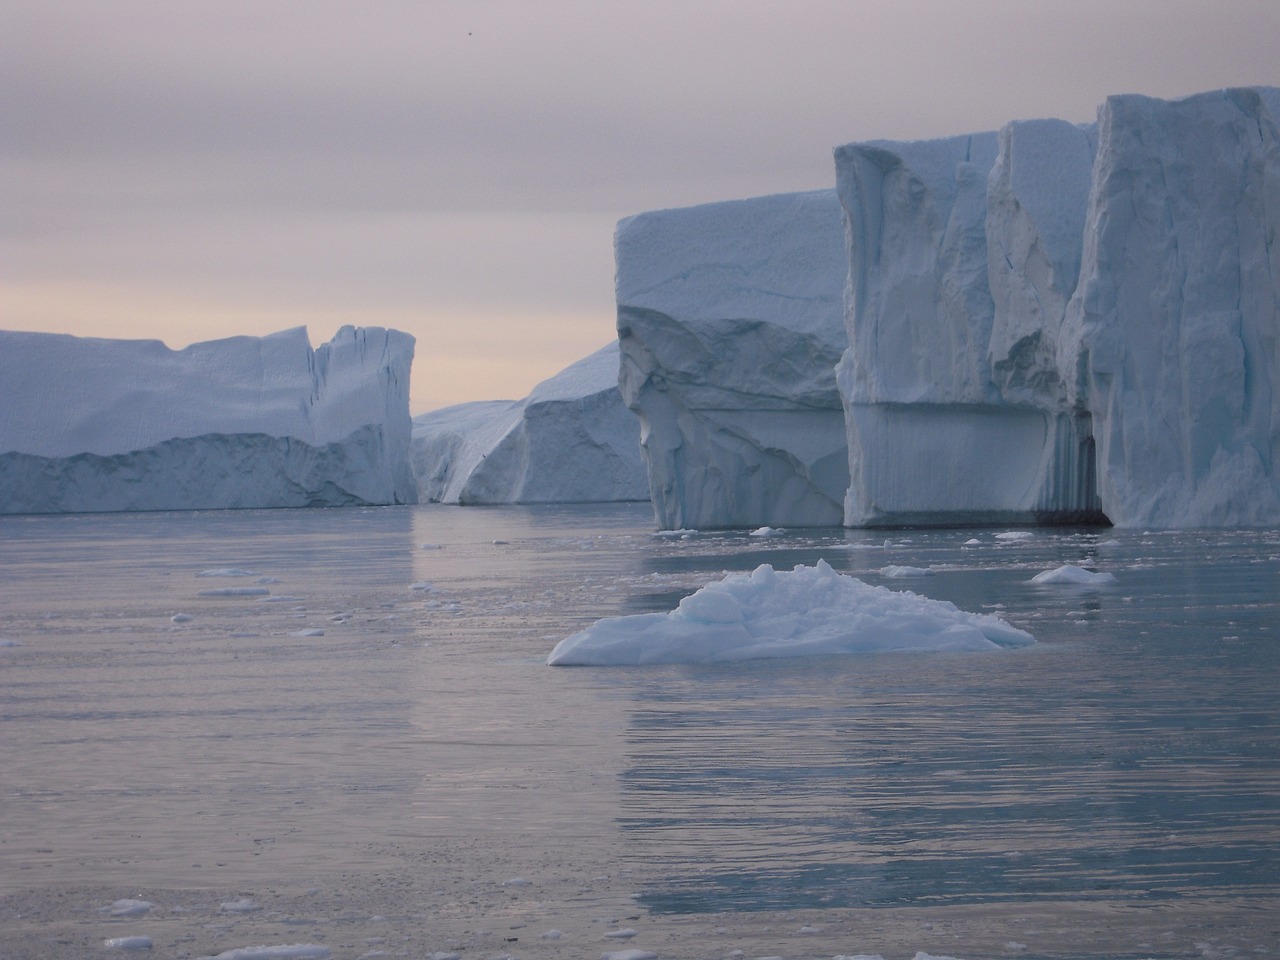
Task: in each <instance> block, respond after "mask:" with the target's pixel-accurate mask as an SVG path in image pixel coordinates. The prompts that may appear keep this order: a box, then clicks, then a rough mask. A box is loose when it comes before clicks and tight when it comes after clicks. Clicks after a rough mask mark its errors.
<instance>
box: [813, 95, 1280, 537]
mask: <svg viewBox="0 0 1280 960" xmlns="http://www.w3.org/2000/svg"><path fill="white" fill-rule="evenodd" d="M1278 107H1280V91H1276V90H1269V89H1241V90H1227V91H1221V92H1217V93H1209V94H1202V95H1199V96H1196V97H1190V98H1187V99H1185V100H1180V101H1175V102H1166V101H1161V100H1154V99H1151V98H1148V97H1137V96H1123V97H1112V98H1110V99H1109V100H1108V101H1107V102H1106V103H1105V104H1104V105H1103V107H1102V109H1101V110H1100V112H1099V120H1098V122H1097V124H1093V125H1088V126H1075V125H1072V124H1067V123H1064V122H1062V121H1056V120H1040V121H1025V122H1018V123H1011V124H1009V125H1008V126H1006V127H1005V128H1004V129H1003V130H1001V131H1000V132H999V133H998V134H991V133H986V134H977V135H972V136H964V137H954V138H949V139H946V140H938V141H923V142H914V143H888V142H882V141H880V142H872V143H863V144H851V145H849V146H846V147H841V148H839V149H837V151H836V173H837V189H838V193H839V196H840V199H841V202H842V206H843V209H844V211H845V218H846V223H847V237H848V262H849V297H848V301H847V304H846V323H847V327H848V340H849V346H848V351H847V352H846V354H845V356H844V357H843V359H842V360H841V363H840V369H839V384H840V389H841V394H842V397H843V400H844V403H845V412H846V424H847V429H848V444H849V463H850V486H849V491H848V495H847V497H846V502H845V522H846V524H848V525H850V526H872V525H895V524H913V523H924V524H939V523H941V524H969V523H1010V522H1078V521H1085V522H1089V521H1102V520H1105V519H1109V520H1111V521H1112V522H1114V523H1117V524H1120V525H1123V526H1161V527H1179V526H1181V527H1186V526H1223V525H1226V526H1234V525H1263V524H1274V523H1277V522H1280V484H1278V478H1277V474H1276V470H1275V463H1276V459H1277V457H1278V456H1280V351H1278V346H1277V344H1278V343H1280V281H1278V280H1277V278H1278V277H1280V248H1278V247H1277V245H1276V243H1275V239H1276V236H1277V233H1278V232H1280V146H1278V144H1277V127H1276V118H1277V115H1278V114H1277V108H1278Z"/></svg>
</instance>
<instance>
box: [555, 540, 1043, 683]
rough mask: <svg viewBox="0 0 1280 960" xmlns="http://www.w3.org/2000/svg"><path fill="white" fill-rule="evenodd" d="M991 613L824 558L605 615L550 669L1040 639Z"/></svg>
mask: <svg viewBox="0 0 1280 960" xmlns="http://www.w3.org/2000/svg"><path fill="white" fill-rule="evenodd" d="M1034 642H1035V640H1034V638H1033V637H1032V636H1031V634H1029V633H1027V632H1025V631H1023V630H1019V629H1018V628H1017V627H1013V626H1010V625H1009V624H1008V623H1006V622H1005V621H1003V620H1001V619H1000V618H998V617H995V616H991V615H990V614H978V613H966V612H965V611H963V610H960V609H959V608H958V607H956V605H955V604H953V603H949V602H947V601H944V600H931V599H929V598H928V597H922V596H920V595H919V594H916V593H911V592H909V591H905V590H904V591H895V590H889V589H888V588H886V587H876V586H872V585H871V584H868V583H864V582H863V581H861V580H858V579H855V578H854V577H848V576H845V575H843V574H840V573H837V572H836V571H835V570H833V569H832V568H831V567H830V565H828V564H827V563H826V562H825V561H823V560H819V561H818V562H817V564H816V565H814V566H812V567H805V566H799V567H796V568H795V569H794V570H791V571H779V570H775V569H774V568H773V567H772V566H770V565H769V564H762V565H761V566H759V567H757V568H756V569H755V570H754V571H753V572H751V573H749V574H748V573H734V574H729V575H728V576H726V577H725V578H724V579H723V580H720V581H717V582H715V583H710V584H707V586H705V587H703V588H702V589H701V590H698V591H697V592H696V593H694V594H692V595H690V596H687V597H685V598H684V599H683V600H681V601H680V604H679V606H678V607H676V609H674V610H672V611H671V612H669V613H642V614H635V615H632V616H628V617H606V618H605V619H603V620H597V621H596V622H595V623H593V624H592V625H591V626H589V627H587V629H585V630H583V631H581V632H579V633H575V634H573V636H570V637H566V638H565V639H564V640H561V641H560V642H559V643H558V644H557V645H556V647H555V649H554V650H552V651H551V655H550V656H549V657H548V658H547V663H548V664H549V665H551V666H608V665H623V664H651V663H722V662H727V661H734V660H759V659H769V658H777V657H812V656H834V655H841V654H859V653H884V652H908V651H915V652H918V651H926V650H933V651H939V650H998V649H1001V648H1004V647H1018V646H1025V645H1026V644H1030V643H1034Z"/></svg>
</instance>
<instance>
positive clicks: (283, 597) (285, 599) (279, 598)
mask: <svg viewBox="0 0 1280 960" xmlns="http://www.w3.org/2000/svg"><path fill="white" fill-rule="evenodd" d="M258 602H259V603H301V602H302V598H301V597H291V596H289V595H288V594H284V593H278V594H276V595H275V596H274V597H263V598H262V599H261V600H259V601H258Z"/></svg>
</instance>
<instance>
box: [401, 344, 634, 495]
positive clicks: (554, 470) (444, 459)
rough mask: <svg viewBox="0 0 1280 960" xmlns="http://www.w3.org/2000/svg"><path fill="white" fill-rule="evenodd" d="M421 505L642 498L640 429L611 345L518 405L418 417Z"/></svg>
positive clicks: (471, 406) (488, 404) (500, 403)
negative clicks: (627, 402)
mask: <svg viewBox="0 0 1280 960" xmlns="http://www.w3.org/2000/svg"><path fill="white" fill-rule="evenodd" d="M413 471H414V475H415V477H416V478H417V484H418V499H419V500H421V501H438V502H441V503H462V504H482V503H585V502H606V501H618V500H646V499H648V495H649V493H648V486H647V481H646V479H645V469H644V463H643V461H642V460H641V457H640V427H639V424H638V423H637V422H636V418H635V416H634V415H633V414H632V413H631V411H629V410H628V409H627V408H626V406H625V405H624V404H623V402H622V397H621V395H620V394H619V392H618V344H617V342H616V341H615V342H613V343H610V344H608V345H607V346H605V347H602V348H601V349H600V350H597V351H596V352H595V353H593V354H591V356H589V357H586V358H584V359H582V360H579V361H578V362H577V363H575V364H573V365H571V366H569V367H567V368H566V369H564V370H562V371H561V372H560V373H558V374H556V375H555V376H554V377H551V378H550V379H549V380H545V381H543V382H542V383H540V384H538V386H536V387H534V389H533V392H532V393H530V394H529V396H528V397H526V398H525V399H524V400H521V401H514V402H513V401H506V400H496V401H480V402H476V403H464V404H459V405H458V406H453V407H446V408H445V409H443V410H436V411H433V412H431V413H426V414H422V415H421V416H419V417H417V418H415V420H414V425H413Z"/></svg>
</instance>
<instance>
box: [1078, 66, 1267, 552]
mask: <svg viewBox="0 0 1280 960" xmlns="http://www.w3.org/2000/svg"><path fill="white" fill-rule="evenodd" d="M1278 108H1280V91H1277V90H1274V89H1236V90H1225V91H1220V92H1214V93H1206V94H1201V95H1198V96H1194V97H1190V98H1187V99H1185V100H1179V101H1175V102H1167V101H1162V100H1155V99H1151V98H1148V97H1139V96H1119V97H1111V98H1109V99H1108V100H1107V102H1106V103H1105V104H1104V106H1103V107H1102V109H1101V111H1100V115H1099V145H1098V159H1097V164H1096V167H1095V169H1094V171H1093V190H1092V194H1091V196H1090V201H1089V208H1088V220H1087V222H1086V224H1085V229H1084V249H1083V262H1082V267H1081V275H1080V281H1079V285H1078V289H1077V291H1076V293H1075V296H1074V298H1073V300H1072V302H1071V304H1070V309H1069V310H1068V318H1067V330H1066V331H1065V334H1064V340H1065V341H1066V343H1067V345H1068V350H1067V351H1066V354H1065V356H1066V359H1067V360H1068V361H1070V362H1069V364H1068V366H1067V368H1066V371H1067V373H1068V381H1069V384H1070V387H1071V390H1072V393H1073V398H1074V400H1075V402H1076V403H1077V404H1078V405H1079V406H1081V407H1083V408H1085V409H1088V410H1089V411H1090V412H1091V413H1092V415H1093V432H1094V435H1095V437H1096V443H1097V456H1098V480H1099V486H1100V495H1101V498H1102V502H1103V504H1104V507H1105V509H1106V512H1107V515H1108V516H1109V517H1110V518H1111V519H1112V520H1114V521H1115V522H1116V523H1117V524H1121V525H1128V526H1133V525H1151V526H1161V527H1194V526H1235V525H1245V526H1247V525H1266V524H1275V523H1280V479H1278V477H1277V473H1276V461H1277V458H1278V457H1280V346H1278V343H1280V236H1278V234H1280V139H1278V136H1277V117H1278V113H1277V110H1278Z"/></svg>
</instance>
